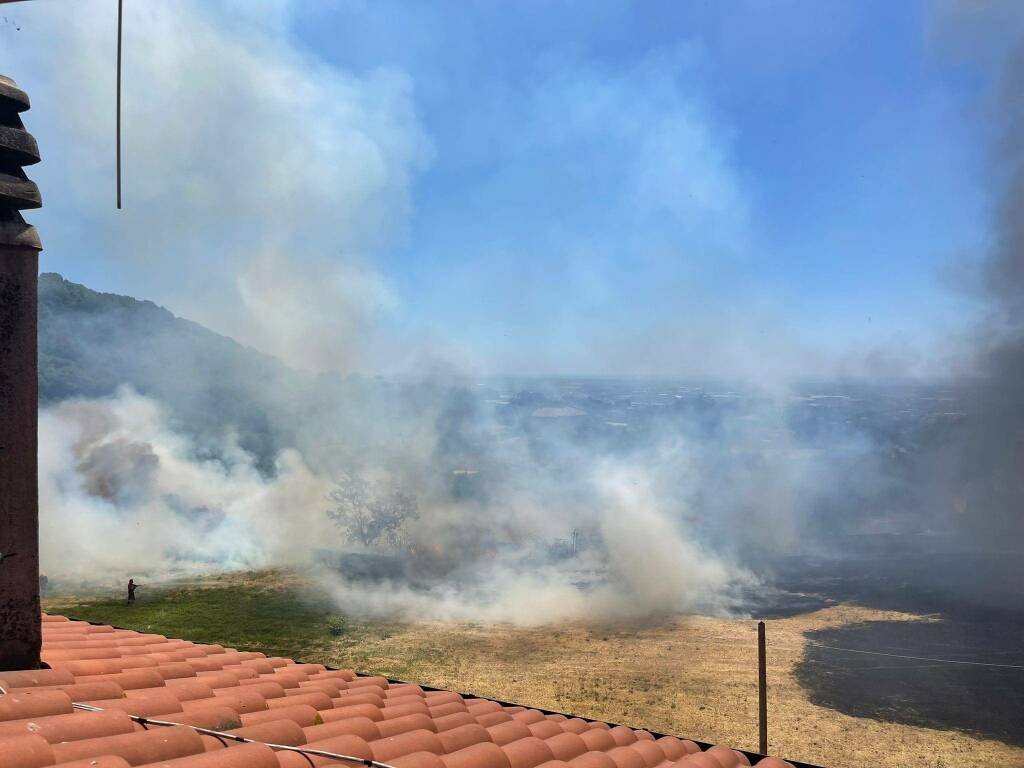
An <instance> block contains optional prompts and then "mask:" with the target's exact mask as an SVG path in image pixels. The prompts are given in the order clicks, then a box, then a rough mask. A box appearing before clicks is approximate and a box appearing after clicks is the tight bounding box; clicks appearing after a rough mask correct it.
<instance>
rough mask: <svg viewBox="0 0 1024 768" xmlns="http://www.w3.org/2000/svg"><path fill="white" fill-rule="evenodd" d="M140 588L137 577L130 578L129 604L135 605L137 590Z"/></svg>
mask: <svg viewBox="0 0 1024 768" xmlns="http://www.w3.org/2000/svg"><path fill="white" fill-rule="evenodd" d="M138 588H139V585H138V584H136V583H135V579H128V605H135V590H136V589H138Z"/></svg>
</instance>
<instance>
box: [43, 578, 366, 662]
mask: <svg viewBox="0 0 1024 768" xmlns="http://www.w3.org/2000/svg"><path fill="white" fill-rule="evenodd" d="M45 608H46V610H47V611H49V612H51V613H62V614H64V615H66V616H70V617H73V618H76V619H84V620H87V621H95V622H100V623H103V624H112V625H114V626H118V627H127V628H130V629H135V630H138V631H141V632H155V633H158V634H162V635H166V636H168V637H177V638H184V639H188V640H192V641H195V642H198V643H220V644H222V645H225V646H231V647H234V648H239V649H242V650H258V651H262V652H264V653H268V654H273V655H279V656H287V657H308V656H309V655H311V654H314V653H316V654H319V653H323V652H324V651H326V650H327V646H329V645H330V644H331V643H332V642H336V641H337V639H338V638H339V636H342V635H344V634H345V633H346V632H347V631H348V629H349V622H348V619H347V618H346V617H345V616H344V615H342V614H340V613H339V612H338V607H337V605H335V604H334V603H333V602H332V601H331V600H330V599H329V597H328V596H327V595H325V594H323V593H322V592H320V591H319V590H317V589H315V588H314V587H313V586H311V585H309V584H303V583H302V582H300V581H298V580H295V579H286V578H280V574H276V573H261V574H244V575H234V576H223V577H217V578H214V579H210V580H207V581H203V582H199V583H192V584H188V583H183V584H177V585H168V586H164V587H159V586H149V587H147V586H143V587H141V588H140V589H139V591H138V601H137V602H136V604H135V605H133V606H128V605H126V604H125V599H124V598H123V597H118V598H76V597H64V598H60V597H55V598H50V599H48V600H46V605H45ZM339 629H340V630H341V631H339Z"/></svg>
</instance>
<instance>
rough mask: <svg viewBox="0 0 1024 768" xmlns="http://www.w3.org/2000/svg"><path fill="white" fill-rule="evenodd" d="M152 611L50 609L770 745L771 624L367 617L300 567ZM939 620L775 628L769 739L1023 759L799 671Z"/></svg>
mask: <svg viewBox="0 0 1024 768" xmlns="http://www.w3.org/2000/svg"><path fill="white" fill-rule="evenodd" d="M149 595H150V596H149V597H147V599H146V600H145V601H143V603H142V604H140V605H139V606H138V607H137V608H133V609H127V608H124V607H123V606H122V605H121V603H120V601H112V600H104V599H96V598H68V597H64V598H50V599H48V600H47V601H46V607H47V609H48V610H51V611H63V612H65V613H67V614H69V615H72V616H75V617H76V618H85V619H93V620H101V621H106V622H111V623H115V624H119V625H121V626H133V627H139V628H144V629H148V630H152V631H162V632H163V633H165V634H168V635H177V636H182V635H189V637H190V639H195V640H218V641H221V642H224V643H225V644H234V645H236V646H237V647H254V648H262V649H266V650H268V651H272V652H274V653H279V654H283V653H289V654H290V655H294V656H302V657H303V658H305V659H307V660H311V661H321V662H324V663H329V664H332V665H335V666H345V667H353V668H355V669H358V670H360V671H364V672H372V673H379V674H384V675H387V676H389V677H393V678H400V679H404V680H410V681H416V682H421V683H425V684H429V685H434V686H438V687H444V688H450V689H453V690H457V691H463V692H471V693H475V694H478V695H480V696H487V697H494V698H498V699H502V700H506V701H514V702H517V703H521V704H526V705H531V706H536V707H541V708H544V709H551V710H558V711H562V712H567V713H573V714H578V715H582V716H585V717H590V718H596V719H601V720H608V721H611V722H617V723H624V724H628V725H633V726H638V727H645V728H650V729H652V730H655V731H660V732H663V733H671V734H676V735H680V736H686V737H689V738H693V739H697V740H701V741H708V742H715V743H724V744H729V745H731V746H733V747H739V748H744V749H755V748H756V746H757V728H756V722H757V720H756V718H757V691H756V679H757V677H756V663H757V651H756V626H755V623H754V622H752V621H743V620H733V619H717V618H707V617H700V616H685V617H681V616H668V617H661V618H660V619H658V620H651V621H648V622H646V623H642V624H635V623H634V624H629V625H615V626H584V625H575V626H558V627H537V628H520V627H513V626H505V625H498V626H494V625H489V626H484V625H479V624H472V623H404V622H398V621H389V622H384V621H361V620H358V619H354V618H351V617H345V616H343V615H341V614H337V613H331V611H332V610H333V611H335V612H336V611H337V609H336V608H333V607H332V606H330V605H329V604H327V603H325V602H322V600H323V599H324V596H322V595H319V594H318V593H317V591H316V589H315V587H313V586H312V585H311V584H309V583H306V582H305V581H304V580H303V579H302V578H301V577H296V576H294V575H287V576H285V575H282V574H247V575H238V576H229V577H219V578H217V579H214V580H211V581H207V582H204V583H202V584H192V585H187V586H186V585H176V586H174V587H168V588H167V589H165V590H159V589H157V590H152V591H151V592H150V593H149ZM921 620H928V619H927V618H926V617H919V616H913V615H909V614H902V613H892V612H885V611H877V610H871V609H867V608H860V607H856V606H848V605H838V606H833V607H829V608H826V609H822V610H818V611H815V612H813V613H808V614H804V615H800V616H796V617H793V618H786V619H777V620H773V621H770V622H769V623H768V659H769V669H768V684H769V698H768V708H769V726H770V728H769V746H770V751H771V752H772V753H773V754H777V755H781V756H784V757H789V758H792V759H797V760H803V761H806V762H810V763H816V764H818V765H822V766H834V768H861V767H862V766H886V767H888V768H897V767H901V766H921V767H924V766H929V767H934V768H940V767H941V768H953V767H954V766H955V767H956V768H975V767H976V768H981V767H982V766H1001V767H1003V768H1009V767H1011V766H1024V749H1020V748H1017V747H1013V746H1010V745H1007V744H1004V743H1002V742H999V741H994V740H990V739H983V738H979V737H976V736H973V735H970V734H967V733H961V732H957V731H941V730H933V729H929V728H919V727H913V726H907V725H900V724H895V723H886V722H881V721H878V720H873V719H867V718H857V717H850V716H847V715H844V714H841V713H838V712H835V711H833V710H830V709H826V708H823V707H819V706H816V705H814V704H812V703H811V702H810V700H809V698H808V695H807V693H806V692H805V691H804V690H803V688H801V686H800V685H799V684H798V683H797V681H796V678H795V676H794V666H795V665H796V664H797V662H798V661H799V660H800V659H801V657H802V654H803V652H804V648H805V642H806V641H805V639H804V637H803V633H804V632H807V631H811V630H816V629H823V628H827V627H835V626H840V625H844V624H851V623H858V622H863V621H921Z"/></svg>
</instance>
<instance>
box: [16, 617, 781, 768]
mask: <svg viewBox="0 0 1024 768" xmlns="http://www.w3.org/2000/svg"><path fill="white" fill-rule="evenodd" d="M42 656H43V660H44V661H45V662H47V663H48V664H49V665H50V667H51V669H41V670H28V671H19V672H0V688H3V690H4V691H6V693H5V694H0V765H3V766H4V768H40V767H42V766H60V768H125V767H126V766H154V767H156V766H160V767H161V768H309V766H311V765H312V766H324V765H336V766H351V765H360V764H361V765H375V764H384V765H389V766H394V767H395V768H670V767H677V768H734V767H735V766H744V765H750V760H749V759H748V757H747V756H746V755H744V754H743V753H740V752H737V751H734V750H731V749H729V748H728V747H724V746H715V747H711V748H709V749H707V751H701V748H700V746H698V745H697V744H696V743H694V742H692V741H686V740H681V739H677V738H675V737H673V736H661V737H656V736H655V735H653V734H651V733H649V732H647V731H641V730H633V729H631V728H626V727H624V726H612V725H609V724H607V723H600V722H591V721H587V720H583V719H581V718H569V717H567V716H565V715H560V714H552V713H545V712H542V711H540V710H536V709H527V708H525V707H519V706H511V705H508V704H503V703H500V702H496V701H490V700H487V699H479V698H473V697H467V696H462V695H460V694H458V693H452V692H449V691H437V690H431V689H424V688H422V687H420V686H419V685H414V684H410V683H397V682H394V681H389V680H387V679H385V678H383V677H367V676H358V675H356V673H354V672H353V671H351V670H347V669H340V670H336V669H327V668H326V667H324V666H323V665H322V664H301V663H296V662H294V661H292V660H290V659H282V658H274V657H270V658H268V657H266V656H264V655H263V654H261V653H255V652H243V651H237V650H235V649H233V648H224V647H222V646H219V645H201V644H198V643H191V642H188V641H185V640H173V639H168V638H166V637H164V636H163V635H154V634H146V633H141V632H135V631H132V630H124V629H114V628H113V627H109V626H99V625H94V624H89V623H86V622H82V621H70V620H68V619H66V618H65V617H63V616H44V617H43V652H42ZM86 707H88V709H87V708H86ZM133 716H135V717H134V718H133ZM147 718H149V719H155V720H159V721H162V722H169V723H174V725H156V724H152V723H147V722H145V720H146V719H147ZM197 729H206V730H208V731H215V732H218V733H224V734H229V735H231V736H240V737H244V738H246V739H250V740H252V742H256V743H241V742H234V741H230V740H228V739H226V738H225V737H223V736H220V735H214V734H209V733H203V732H201V731H200V730H197ZM268 744H272V745H274V746H275V749H272V748H271V747H269V746H267V745H268ZM282 746H290V747H298V748H301V749H303V750H309V751H306V752H297V751H286V750H283V749H280V747H282ZM313 752H320V753H330V754H331V755H346V756H351V757H354V758H358V761H357V762H354V763H353V762H351V761H345V760H339V759H338V758H336V757H331V756H327V755H323V754H314V753H313ZM748 754H749V753H748ZM757 765H758V766H759V767H760V768H783V767H784V766H790V765H791V764H790V763H786V762H784V761H782V760H779V759H777V758H763V759H761V760H760V761H759V762H757Z"/></svg>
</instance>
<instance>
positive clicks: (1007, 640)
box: [787, 553, 1024, 746]
mask: <svg viewBox="0 0 1024 768" xmlns="http://www.w3.org/2000/svg"><path fill="white" fill-rule="evenodd" d="M789 568H790V570H789V572H788V573H787V582H788V586H789V588H790V589H796V588H798V587H799V588H801V589H803V590H807V591H809V592H814V593H816V594H818V595H820V596H822V597H824V598H826V599H831V600H835V601H842V602H852V603H855V604H861V605H865V606H868V607H872V608H878V609H884V610H898V611H905V612H907V613H913V614H918V615H922V616H927V617H928V618H927V620H922V621H919V622H887V621H870V622H864V623H859V624H852V625H846V626H841V627H835V628H827V629H822V630H817V631H813V632H808V633H806V635H805V637H806V638H807V639H808V640H809V641H810V642H809V643H808V645H807V648H806V651H805V654H804V657H803V659H802V660H801V661H800V662H799V663H798V664H797V665H796V667H795V669H794V674H795V676H796V679H797V680H798V682H799V683H800V685H801V686H803V687H804V688H805V689H806V690H807V692H808V696H809V698H810V700H811V701H812V702H813V703H814V704H817V705H819V706H824V707H829V708H831V709H835V710H837V711H839V712H842V713H844V714H848V715H852V716H855V717H870V718H874V719H878V720H882V721H888V722H898V723H905V724H907V725H917V726H924V727H929V728H938V729H954V728H955V729H959V730H963V731H968V732H972V733H976V734H978V735H980V736H985V737H989V738H995V739H999V740H1001V741H1004V742H1006V743H1009V744H1014V745H1017V746H1024V609H1022V606H1021V604H1020V601H1019V599H1017V600H1011V601H1009V602H1008V603H1007V604H1004V605H1002V606H1000V605H996V604H995V603H994V602H993V601H992V600H989V599H987V597H988V596H989V595H991V594H994V593H995V590H994V589H993V587H994V586H995V585H997V584H1006V585H1007V586H1008V587H1010V588H1008V589H1006V590H1005V591H1003V594H1004V595H1008V596H1010V597H1015V596H1016V597H1018V598H1019V590H1020V585H1019V582H1015V581H1013V580H1014V579H1015V575H1016V573H1017V571H1018V570H1019V559H1018V558H1017V557H1016V556H1013V555H1007V556H1005V557H1002V558H999V557H992V556H991V555H986V556H985V557H978V556H973V555H970V554H959V555H955V556H954V555H950V554H948V553H947V554H941V555H938V554H935V555H914V556H910V555H903V556H900V557H885V558H873V559H870V560H849V561H846V562H843V563H838V564H837V563H835V562H832V563H829V564H828V566H827V570H826V567H825V565H824V564H819V565H815V564H812V563H807V562H804V563H803V564H802V566H801V567H800V568H798V567H797V564H796V563H790V564H789ZM798 574H799V575H798ZM815 582H816V583H815ZM905 657H916V658H905Z"/></svg>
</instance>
